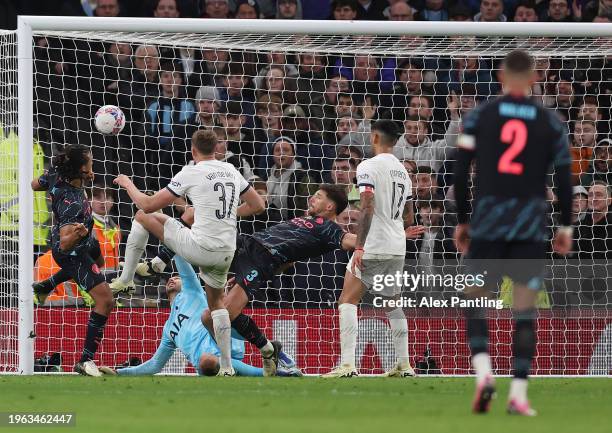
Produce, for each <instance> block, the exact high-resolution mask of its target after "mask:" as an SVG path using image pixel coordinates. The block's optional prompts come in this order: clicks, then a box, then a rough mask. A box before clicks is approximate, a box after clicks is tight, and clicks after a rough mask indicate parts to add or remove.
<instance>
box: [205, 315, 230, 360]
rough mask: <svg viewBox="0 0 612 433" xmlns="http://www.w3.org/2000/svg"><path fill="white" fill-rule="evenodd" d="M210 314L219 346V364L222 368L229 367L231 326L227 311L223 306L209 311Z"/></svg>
mask: <svg viewBox="0 0 612 433" xmlns="http://www.w3.org/2000/svg"><path fill="white" fill-rule="evenodd" d="M210 315H211V317H212V320H213V329H214V331H215V340H216V341H217V345H218V346H219V349H220V351H221V356H220V357H219V366H220V368H221V369H222V370H226V369H230V368H231V367H232V357H231V334H232V326H231V324H230V318H229V313H228V311H227V310H226V309H225V308H223V309H219V310H214V311H211V313H210Z"/></svg>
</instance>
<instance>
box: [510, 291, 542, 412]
mask: <svg viewBox="0 0 612 433" xmlns="http://www.w3.org/2000/svg"><path fill="white" fill-rule="evenodd" d="M536 295H537V291H534V290H531V289H529V288H528V287H525V286H519V285H515V288H514V307H515V308H514V323H515V328H514V335H513V341H512V354H513V355H514V360H513V368H514V371H513V378H512V382H510V393H509V395H508V413H509V414H512V415H523V416H535V415H537V412H536V411H535V410H533V409H532V408H531V406H530V405H529V400H528V399H527V378H528V377H529V370H530V369H531V361H532V360H533V356H534V354H535V347H536V340H537V335H536V315H537V312H536V309H535V308H534V305H535V299H536Z"/></svg>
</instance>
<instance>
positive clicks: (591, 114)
mask: <svg viewBox="0 0 612 433" xmlns="http://www.w3.org/2000/svg"><path fill="white" fill-rule="evenodd" d="M577 116H578V117H577V120H591V121H593V122H595V125H596V126H597V134H599V135H608V133H609V132H610V128H609V124H608V121H604V120H603V115H602V113H601V110H600V109H599V106H598V103H597V97H596V96H593V95H586V96H585V97H584V98H583V99H582V103H581V104H580V107H578V114H577Z"/></svg>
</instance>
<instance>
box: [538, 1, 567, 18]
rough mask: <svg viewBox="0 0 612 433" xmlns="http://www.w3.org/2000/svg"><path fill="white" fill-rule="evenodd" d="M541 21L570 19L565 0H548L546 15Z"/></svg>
mask: <svg viewBox="0 0 612 433" xmlns="http://www.w3.org/2000/svg"><path fill="white" fill-rule="evenodd" d="M542 21H552V22H568V21H572V18H571V11H570V8H569V5H568V4H567V0H549V2H548V10H547V12H546V16H545V17H544V19H543V20H542Z"/></svg>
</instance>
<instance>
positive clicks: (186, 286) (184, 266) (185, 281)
mask: <svg viewBox="0 0 612 433" xmlns="http://www.w3.org/2000/svg"><path fill="white" fill-rule="evenodd" d="M174 264H175V265H176V270H177V271H178V273H179V276H180V277H181V285H182V288H181V290H182V291H183V292H184V293H187V294H189V295H190V296H198V297H202V298H204V299H205V300H206V296H204V289H202V285H201V284H200V279H199V278H198V276H197V274H196V273H195V271H194V270H193V266H191V265H190V264H189V263H187V262H186V261H185V259H183V258H182V257H181V256H179V255H176V256H174Z"/></svg>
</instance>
